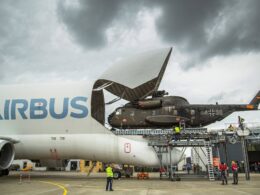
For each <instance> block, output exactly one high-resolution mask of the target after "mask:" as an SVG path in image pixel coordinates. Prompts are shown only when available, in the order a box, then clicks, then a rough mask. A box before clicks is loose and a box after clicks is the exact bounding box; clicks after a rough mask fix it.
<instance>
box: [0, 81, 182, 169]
mask: <svg viewBox="0 0 260 195" xmlns="http://www.w3.org/2000/svg"><path fill="white" fill-rule="evenodd" d="M90 86H91V87H92V85H90V84H88V83H85V84H84V83H65V84H36V85H15V86H13V85H5V86H0V139H1V137H5V138H12V139H15V140H18V141H19V143H17V144H15V158H16V159H25V158H26V159H35V160H37V159H73V158H74V159H75V158H78V159H89V160H98V161H102V162H116V163H125V164H133V165H144V166H159V160H158V157H157V155H156V152H155V151H154V150H153V148H152V147H150V146H148V144H147V140H145V139H143V138H142V137H136V136H128V137H126V136H125V137H123V136H116V135H114V134H113V133H111V132H110V131H109V130H108V129H107V128H105V127H104V126H103V125H101V124H100V123H99V122H97V121H96V120H95V119H94V118H92V116H91V92H92V88H91V87H90ZM172 156H173V162H176V161H177V160H178V156H179V151H178V150H173V155H172Z"/></svg>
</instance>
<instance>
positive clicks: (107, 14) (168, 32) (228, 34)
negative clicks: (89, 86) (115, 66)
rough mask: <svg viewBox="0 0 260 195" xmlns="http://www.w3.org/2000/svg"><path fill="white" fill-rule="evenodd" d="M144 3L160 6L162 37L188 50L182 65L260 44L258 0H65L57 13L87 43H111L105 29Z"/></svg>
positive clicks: (148, 6) (88, 45) (253, 49)
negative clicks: (69, 1)
mask: <svg viewBox="0 0 260 195" xmlns="http://www.w3.org/2000/svg"><path fill="white" fill-rule="evenodd" d="M143 8H146V9H148V10H149V9H152V8H160V9H161V15H160V16H159V17H158V18H157V20H156V21H155V22H156V28H157V32H158V34H159V36H160V37H161V39H162V40H164V41H165V42H167V43H171V44H172V45H174V46H175V47H176V48H177V49H178V50H180V51H181V52H183V53H185V54H187V57H188V60H187V62H186V64H184V65H183V68H190V67H193V66H198V65H200V64H202V63H203V62H205V61H206V60H207V59H210V58H211V57H214V56H225V55H229V54H235V53H244V52H258V51H259V49H260V38H259V36H258V33H259V32H260V23H259V22H258V19H259V18H260V12H259V11H258V10H259V9H260V2H259V1H258V0H249V1H242V0H230V1H224V0H216V1H208V0H196V1H190V0H182V1H179V0H163V1H156V0H142V1H125V0H111V1H104V0H95V1H91V0H88V1H83V0H79V1H78V6H76V7H73V6H72V7H71V6H66V3H64V1H60V2H59V5H58V15H59V17H60V18H61V20H62V21H63V22H64V23H65V24H66V26H67V27H68V29H69V31H70V32H71V34H72V35H73V36H74V37H75V39H76V40H77V41H78V42H79V43H80V44H81V45H82V46H83V47H85V48H88V49H89V48H90V49H93V48H94V49H96V48H99V47H104V46H105V45H106V43H107V42H106V30H107V29H108V28H110V26H111V25H112V24H113V23H114V22H118V21H119V22H121V25H125V24H124V23H123V20H122V18H123V19H124V21H125V19H128V21H133V20H135V17H134V16H135V15H136V14H137V13H138V12H139V11H140V10H141V9H143ZM126 28H129V29H131V28H132V26H131V25H129V26H127V27H126ZM139 28H142V27H140V26H139Z"/></svg>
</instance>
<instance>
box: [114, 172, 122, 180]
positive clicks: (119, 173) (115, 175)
mask: <svg viewBox="0 0 260 195" xmlns="http://www.w3.org/2000/svg"><path fill="white" fill-rule="evenodd" d="M113 178H114V179H120V178H121V172H120V171H115V172H114V173H113Z"/></svg>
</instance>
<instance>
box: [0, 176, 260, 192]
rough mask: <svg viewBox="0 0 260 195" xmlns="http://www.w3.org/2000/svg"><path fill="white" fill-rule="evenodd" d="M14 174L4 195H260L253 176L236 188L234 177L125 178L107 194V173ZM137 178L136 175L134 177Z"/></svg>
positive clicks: (0, 181) (3, 185)
mask: <svg viewBox="0 0 260 195" xmlns="http://www.w3.org/2000/svg"><path fill="white" fill-rule="evenodd" d="M20 174H21V172H11V173H10V175H9V176H7V177H1V178H0V194H1V195H25V194H26V195H78V194H79V195H80V194H88V195H91V194H98V195H103V194H115V195H116V194H126V195H127V194H129V195H130V194H136V195H165V194H176V195H191V194H194V195H204V194H207V195H209V194H212V195H215V194H216V195H220V194H232V195H240V194H241V195H246V194H255V195H259V194H260V174H251V175H250V176H251V180H250V181H247V180H245V176H244V174H240V175H239V183H238V185H232V176H230V177H229V182H228V185H221V182H220V181H208V180H206V179H192V180H189V179H185V180H182V181H169V180H167V179H164V180H160V179H159V176H158V175H159V174H158V173H150V179H148V180H138V179H136V177H134V178H130V179H127V178H122V179H120V180H114V181H113V188H114V191H113V192H110V191H109V192H107V191H105V184H106V177H105V174H104V173H93V174H91V175H90V176H87V174H86V173H78V172H30V173H22V178H20ZM29 175H30V178H29ZM134 176H136V174H135V175H134Z"/></svg>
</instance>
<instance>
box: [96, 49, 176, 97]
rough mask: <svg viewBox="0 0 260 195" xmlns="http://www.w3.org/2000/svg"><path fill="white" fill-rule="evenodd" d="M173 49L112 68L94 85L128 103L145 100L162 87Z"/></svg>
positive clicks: (131, 60) (149, 54)
mask: <svg viewBox="0 0 260 195" xmlns="http://www.w3.org/2000/svg"><path fill="white" fill-rule="evenodd" d="M171 51H172V48H167V49H160V50H154V51H150V52H146V53H143V54H141V55H138V56H135V57H131V58H129V59H124V60H121V61H119V62H118V63H116V64H114V65H113V66H111V67H110V68H109V69H108V70H107V71H106V72H105V73H104V74H103V75H102V76H101V77H100V78H99V79H98V80H97V81H96V83H95V84H94V87H93V91H98V90H102V89H106V90H108V91H109V92H111V93H112V94H114V95H116V96H119V97H121V98H122V99H125V100H128V101H134V100H137V99H143V98H145V97H147V96H149V95H151V94H152V93H153V92H154V91H156V90H157V89H158V87H159V85H160V82H161V80H162V77H163V74H164V72H165V69H166V66H167V63H168V61H169V58H170V55H171Z"/></svg>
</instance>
